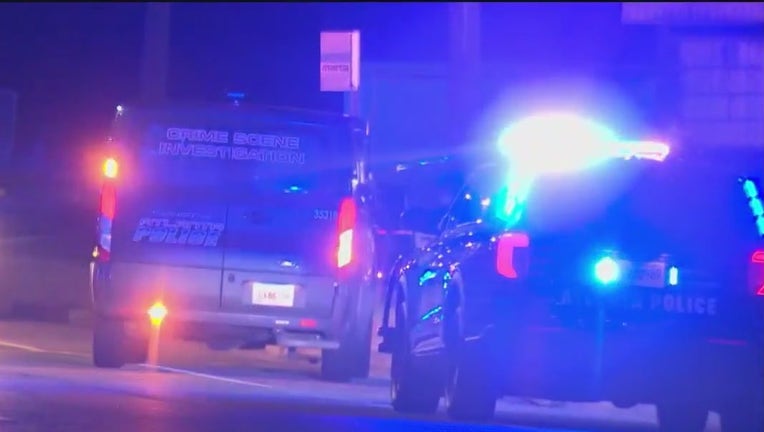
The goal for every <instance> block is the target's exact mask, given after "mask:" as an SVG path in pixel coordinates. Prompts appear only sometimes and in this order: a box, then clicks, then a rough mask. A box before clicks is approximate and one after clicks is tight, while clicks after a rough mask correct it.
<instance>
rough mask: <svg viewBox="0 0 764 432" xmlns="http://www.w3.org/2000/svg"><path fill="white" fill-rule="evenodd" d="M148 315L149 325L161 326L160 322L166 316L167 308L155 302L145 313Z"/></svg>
mask: <svg viewBox="0 0 764 432" xmlns="http://www.w3.org/2000/svg"><path fill="white" fill-rule="evenodd" d="M146 313H148V315H149V319H150V320H151V324H153V325H159V324H162V321H163V320H164V318H165V317H166V316H167V308H166V307H165V305H163V304H162V302H156V303H154V304H153V305H151V307H150V308H149V309H148V310H147V311H146Z"/></svg>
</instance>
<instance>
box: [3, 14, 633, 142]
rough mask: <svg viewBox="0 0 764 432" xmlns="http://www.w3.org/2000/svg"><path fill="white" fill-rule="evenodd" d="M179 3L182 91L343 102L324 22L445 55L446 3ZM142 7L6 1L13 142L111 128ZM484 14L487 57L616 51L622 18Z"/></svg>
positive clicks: (82, 136)
mask: <svg viewBox="0 0 764 432" xmlns="http://www.w3.org/2000/svg"><path fill="white" fill-rule="evenodd" d="M172 7H173V11H172V14H173V16H172V24H171V25H172V29H171V32H172V36H171V60H170V76H169V92H170V96H171V97H173V98H182V99H206V100H211V99H222V98H223V97H225V96H224V95H225V93H226V92H227V91H231V90H237V91H243V92H245V93H246V94H247V96H248V98H249V99H251V100H252V101H254V102H258V103H266V104H274V105H291V106H302V107H310V108H319V109H331V110H338V109H341V108H340V107H341V105H340V104H341V102H340V98H339V96H338V95H333V94H321V93H319V92H318V73H317V71H318V56H319V47H318V41H319V37H318V35H319V32H320V31H321V30H322V29H350V28H358V29H360V30H361V32H362V46H363V59H364V60H365V61H387V60H397V61H438V60H446V59H447V53H448V28H447V23H448V15H447V12H448V11H447V5H446V4H444V3H302V4H301V3H280V4H279V3H228V4H222V3H216V4H215V3H190V4H173V6H172ZM144 11H145V5H144V4H142V3H72V4H67V3H61V4H44V3H30V4H3V5H1V6H0V88H10V89H12V90H15V91H17V92H18V94H19V107H18V108H19V118H18V133H17V140H16V141H17V143H16V149H17V152H16V153H24V152H25V151H26V150H27V149H28V148H30V146H32V147H34V146H37V147H39V146H47V147H51V146H56V147H57V148H73V147H77V146H78V145H80V144H85V143H92V142H94V141H96V140H100V139H102V137H103V136H104V134H105V133H106V128H107V126H108V120H109V119H110V118H111V116H112V115H113V109H114V106H115V105H116V104H118V103H124V104H129V103H130V102H131V100H133V99H134V97H135V96H136V95H137V94H138V92H139V70H140V56H141V49H142V40H143V19H144ZM483 13H484V19H483V23H482V26H483V38H484V43H483V54H484V57H485V58H486V59H487V60H488V61H491V60H501V61H508V60H509V61H513V60H514V59H518V61H521V62H548V63H549V64H561V63H562V64H573V63H575V62H576V61H578V60H581V61H592V59H594V58H595V57H596V58H597V59H596V60H594V61H597V62H602V61H610V60H611V59H610V58H609V56H610V54H609V53H611V51H612V50H608V49H607V47H606V46H604V45H603V43H608V42H607V39H608V38H603V37H602V32H603V31H605V32H606V31H608V26H609V29H611V30H612V29H613V28H616V27H617V26H619V25H620V24H619V20H618V14H619V4H618V3H611V4H607V3H601V4H588V5H587V4H562V5H561V4H548V5H546V4H535V5H532V6H530V5H528V4H500V3H497V4H486V5H485V6H484V9H483ZM587 20H590V21H592V22H598V23H599V24H598V25H597V26H592V25H590V24H587ZM603 23H605V24H606V25H604V27H603ZM572 34H575V35H576V37H575V38H571V35H572ZM603 39H604V40H605V41H603ZM566 44H567V45H566ZM550 51H554V53H552V54H550ZM613 55H615V54H613Z"/></svg>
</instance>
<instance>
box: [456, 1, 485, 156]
mask: <svg viewBox="0 0 764 432" xmlns="http://www.w3.org/2000/svg"><path fill="white" fill-rule="evenodd" d="M480 6H481V4H480V3H479V2H475V3H471V2H455V3H450V4H449V33H450V45H451V46H450V48H451V49H450V65H449V66H450V68H449V76H450V83H451V89H450V92H449V95H450V96H451V101H450V103H449V105H450V114H451V115H450V119H449V120H450V124H451V128H452V130H451V138H452V140H453V141H452V142H451V143H450V144H451V145H452V146H453V147H452V149H454V150H456V151H458V152H462V151H467V150H468V147H467V146H468V144H469V143H468V142H467V140H468V138H469V136H468V132H469V128H470V127H471V126H472V123H473V121H474V120H475V112H476V109H477V107H478V102H479V91H480V89H479V87H478V83H479V77H480Z"/></svg>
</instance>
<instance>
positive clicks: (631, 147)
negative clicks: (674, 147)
mask: <svg viewBox="0 0 764 432" xmlns="http://www.w3.org/2000/svg"><path fill="white" fill-rule="evenodd" d="M622 145H623V149H624V151H623V157H624V158H625V159H632V158H636V159H649V160H654V161H657V162H663V161H664V160H666V157H668V155H669V153H670V152H671V148H670V147H669V146H668V144H665V143H662V142H658V141H631V142H628V141H627V142H623V143H622Z"/></svg>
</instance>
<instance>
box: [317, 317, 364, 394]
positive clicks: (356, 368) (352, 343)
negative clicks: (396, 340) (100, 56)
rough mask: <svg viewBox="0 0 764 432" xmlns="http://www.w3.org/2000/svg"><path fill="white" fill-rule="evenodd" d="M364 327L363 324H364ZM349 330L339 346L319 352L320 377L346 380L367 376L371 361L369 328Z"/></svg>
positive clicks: (339, 380)
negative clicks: (360, 331)
mask: <svg viewBox="0 0 764 432" xmlns="http://www.w3.org/2000/svg"><path fill="white" fill-rule="evenodd" d="M364 327H365V326H364ZM353 328H354V327H351V329H350V331H349V332H348V333H350V334H347V335H346V336H345V337H344V338H342V339H341V340H340V346H339V348H337V349H333V350H323V351H322V352H321V378H323V379H325V380H327V381H337V382H346V381H350V380H351V379H353V378H366V377H368V376H369V370H370V368H371V367H370V363H371V328H370V327H369V329H368V330H369V331H368V332H362V333H357V332H354V331H353Z"/></svg>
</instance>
